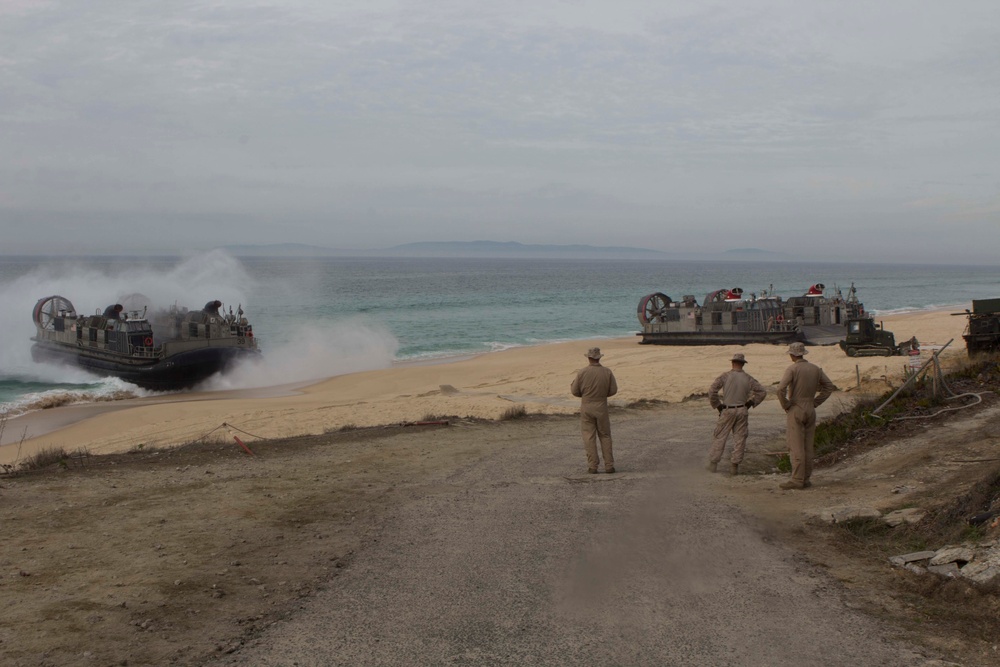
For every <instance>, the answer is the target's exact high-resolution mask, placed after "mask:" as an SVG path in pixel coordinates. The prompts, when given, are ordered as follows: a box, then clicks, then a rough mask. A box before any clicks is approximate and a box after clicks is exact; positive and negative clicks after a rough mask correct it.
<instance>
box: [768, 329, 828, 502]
mask: <svg viewBox="0 0 1000 667" xmlns="http://www.w3.org/2000/svg"><path fill="white" fill-rule="evenodd" d="M788 355H789V356H790V357H791V358H792V365H791V366H789V367H788V368H786V369H785V374H784V375H783V376H782V377H781V382H779V383H778V401H779V402H780V403H781V407H782V408H784V410H785V414H786V437H787V440H788V458H790V459H791V462H792V478H791V479H790V480H789V481H787V482H785V483H784V484H781V485H780V486H781V488H782V489H806V488H809V487H810V486H812V482H810V481H809V478H810V477H812V468H813V438H814V437H815V435H816V408H818V407H819V406H820V405H822V404H823V402H824V401H825V400H826V399H828V398H830V394H832V393H833V390H834V389H836V387H835V386H834V384H833V382H831V381H830V378H828V377H827V376H826V373H824V372H823V369H822V368H820V367H819V366H816V365H814V364H811V363H809V362H808V361H806V360H805V359H803V357H804V356H805V355H806V346H805V345H803V344H802V343H792V344H791V345H790V346H789V347H788Z"/></svg>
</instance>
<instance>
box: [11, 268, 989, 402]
mask: <svg viewBox="0 0 1000 667" xmlns="http://www.w3.org/2000/svg"><path fill="white" fill-rule="evenodd" d="M852 282H853V284H854V285H855V286H856V288H857V291H858V297H859V298H860V300H861V301H862V302H863V303H864V304H865V307H866V309H867V310H869V311H873V312H875V313H883V314H885V313H892V312H900V311H908V310H919V309H925V308H937V307H943V306H961V307H965V306H966V305H967V304H968V303H969V302H970V301H971V300H972V299H974V298H990V297H998V296H1000V267H995V266H918V265H899V264H894V265H880V266H876V265H865V264H832V263H831V264H795V263H773V264H769V263H764V262H683V261H669V262H668V261H654V260H570V259H563V260H550V259H458V258H455V259H428V258H419V259H418V258H412V259H403V258H391V259H383V258H316V259H313V258H309V259H289V258H244V259H236V258H234V257H232V256H229V255H227V254H225V253H223V252H221V251H212V252H210V253H206V254H204V255H198V256H192V257H185V258H169V257H158V258H145V257H143V258H134V257H103V258H38V257H0V307H2V308H3V312H4V313H6V315H7V317H6V322H5V326H4V330H3V334H2V337H0V412H7V414H10V415H14V414H19V413H21V412H24V411H26V410H33V409H39V408H42V407H46V406H51V405H58V404H62V403H68V402H75V401H94V400H116V399H118V398H122V397H128V396H136V395H146V394H147V393H148V392H144V391H143V390H140V389H138V388H136V387H133V386H131V385H128V384H127V383H124V382H121V381H120V380H117V379H114V378H102V377H99V376H95V375H92V374H90V373H88V372H85V371H82V370H77V369H72V368H65V367H59V366H52V365H48V364H36V363H34V362H32V361H31V356H30V347H31V341H30V338H31V336H32V335H33V334H34V325H33V323H32V320H31V312H32V308H33V307H34V305H35V302H36V301H37V300H38V299H40V298H42V297H47V296H51V295H55V294H58V295H61V296H64V297H66V298H68V299H69V300H70V301H72V302H73V304H74V305H75V306H76V310H77V312H79V313H82V314H84V313H92V312H95V311H103V309H104V307H105V306H107V305H109V304H112V303H116V302H121V301H123V300H124V299H125V298H126V297H127V296H128V295H130V294H136V293H138V294H142V295H144V297H145V300H146V301H148V302H150V303H152V304H155V305H158V306H167V305H171V304H177V305H180V306H186V307H188V308H192V309H196V308H200V307H201V306H202V305H204V304H205V303H206V302H207V301H210V300H213V299H219V300H221V301H222V302H223V303H224V304H225V305H224V307H225V308H229V307H232V308H233V309H234V310H235V309H236V308H237V307H238V306H242V308H243V309H244V311H245V312H246V316H247V317H248V318H249V320H250V322H251V323H252V324H253V326H254V331H255V334H256V336H257V339H258V342H259V345H260V347H261V349H262V351H263V353H264V354H263V362H262V363H261V364H259V365H256V366H253V367H245V368H239V369H236V370H235V371H234V372H232V373H229V374H227V375H226V376H225V377H220V378H213V379H212V380H210V381H209V384H208V386H207V387H205V388H207V389H228V388H237V387H260V386H270V385H275V384H282V383H287V382H299V381H308V380H314V379H319V378H325V377H330V376H334V375H340V374H344V373H351V372H356V371H362V370H371V369H376V368H385V367H388V366H390V365H391V364H393V363H394V362H399V361H407V360H420V359H434V358H440V357H450V356H460V355H467V354H477V353H483V352H489V351H494V350H501V349H505V348H509V347H516V346H525V345H538V344H543V343H549V342H558V341H570V340H586V339H593V338H603V337H615V336H629V335H632V334H634V333H635V332H637V331H639V328H640V327H639V322H638V320H637V318H636V309H637V306H638V303H639V300H640V299H641V298H642V297H643V296H644V295H646V294H649V293H651V292H663V293H665V294H667V295H668V296H670V297H671V298H673V299H680V298H681V297H682V296H684V295H685V294H693V295H695V296H696V297H697V298H698V300H699V301H701V300H702V299H703V298H704V296H705V295H706V294H707V293H709V292H711V291H714V290H716V289H720V288H724V287H725V288H732V287H741V288H743V289H744V291H745V292H746V293H747V294H749V293H751V292H756V293H759V292H760V291H761V290H768V291H770V292H773V293H775V294H779V295H782V296H785V297H789V296H797V295H801V294H803V293H805V291H806V290H807V289H808V288H809V286H810V285H812V284H814V283H823V284H825V285H826V286H827V293H828V294H830V293H831V292H832V291H833V290H835V289H836V288H839V289H841V290H842V292H843V293H844V294H845V295H846V293H847V290H848V288H849V287H850V285H851V284H852Z"/></svg>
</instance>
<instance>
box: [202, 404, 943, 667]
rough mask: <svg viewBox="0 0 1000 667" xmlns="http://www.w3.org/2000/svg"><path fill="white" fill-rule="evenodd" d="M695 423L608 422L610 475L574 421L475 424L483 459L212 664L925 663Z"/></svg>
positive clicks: (691, 417) (444, 478)
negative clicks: (863, 609)
mask: <svg viewBox="0 0 1000 667" xmlns="http://www.w3.org/2000/svg"><path fill="white" fill-rule="evenodd" d="M779 420H780V417H779V415H777V414H771V415H770V416H768V415H764V416H761V417H757V416H754V421H755V424H756V428H757V432H758V433H759V432H760V431H761V430H770V431H771V432H772V433H773V432H776V431H777V429H779V428H780V423H779ZM711 423H712V419H711V418H710V417H709V418H707V419H706V416H705V414H704V410H694V409H684V408H683V407H681V406H678V409H676V410H670V411H667V412H663V413H659V414H652V413H650V414H642V413H638V414H635V413H630V414H629V415H628V416H619V417H618V418H617V419H615V420H614V421H613V429H614V434H615V438H616V443H617V444H616V458H617V459H618V462H617V463H618V466H617V467H618V471H619V472H618V473H616V474H613V475H606V474H599V475H587V474H584V470H585V459H584V455H583V450H582V445H581V444H580V442H579V436H578V435H577V434H576V433H575V432H570V433H566V434H565V435H564V436H563V435H559V436H556V437H552V436H551V434H546V433H545V431H546V429H534V430H532V429H520V430H515V431H513V433H511V429H503V428H500V429H496V430H495V431H490V432H487V433H485V435H484V434H482V433H480V435H481V436H482V437H488V438H493V439H495V442H493V443H490V444H491V447H490V451H491V454H490V455H488V456H486V457H484V458H481V459H477V460H475V461H472V462H470V461H464V462H456V465H455V466H454V467H452V468H449V469H442V470H440V471H439V474H434V475H433V479H432V480H429V484H428V486H427V487H426V488H425V492H424V493H422V494H420V495H419V496H416V495H415V496H414V497H413V498H412V499H411V500H410V501H409V502H405V503H403V504H401V505H400V507H399V508H398V509H397V510H395V511H394V512H393V514H392V516H391V517H390V518H389V520H388V521H387V522H386V524H385V525H384V529H383V530H382V531H381V533H380V534H379V535H378V537H377V538H376V539H374V540H373V541H372V542H371V543H370V545H369V546H368V547H366V548H365V549H364V550H363V551H362V552H360V553H358V554H357V557H356V559H355V561H354V563H353V565H352V566H351V567H350V568H348V570H346V571H345V572H344V574H343V576H341V577H339V578H338V579H337V581H336V584H335V586H334V587H332V588H330V589H328V590H325V591H322V592H321V593H319V594H318V595H317V596H316V597H313V598H310V599H309V600H308V601H307V602H306V603H305V604H304V605H303V606H302V608H301V609H300V612H299V613H298V614H296V615H295V616H293V617H292V618H291V619H289V620H287V621H286V622H282V623H278V624H276V625H274V626H272V627H271V628H270V629H269V630H268V631H267V632H265V633H264V634H263V635H261V636H260V637H258V638H256V639H255V640H253V641H251V642H250V643H248V644H247V645H246V646H244V647H243V648H242V649H241V650H240V651H238V652H237V653H235V654H233V655H230V656H226V657H225V658H223V659H222V660H220V663H219V664H229V665H236V664H240V665H248V664H252V665H303V666H304V665H353V666H358V665H657V666H662V665H760V666H765V665H766V666H769V667H779V666H782V665H796V666H798V665H803V664H823V665H826V666H829V667H833V666H836V665H844V666H845V667H846V666H852V667H856V666H858V665H900V666H903V665H906V666H912V665H919V664H921V663H923V662H924V660H923V658H921V657H920V654H919V652H918V651H916V650H913V649H912V648H911V647H908V646H905V645H902V644H901V643H898V642H897V641H896V640H895V639H894V638H893V631H892V629H891V628H887V627H885V626H883V625H881V624H880V623H879V622H877V621H875V620H873V619H872V618H870V617H868V616H865V615H863V614H862V613H860V612H857V611H854V610H852V609H850V608H849V607H848V606H847V605H846V604H845V601H844V599H843V598H842V596H841V595H840V594H839V592H838V587H837V585H836V584H834V583H833V582H831V581H830V580H829V579H828V578H826V577H825V576H824V575H823V574H822V573H821V572H819V571H817V570H815V569H813V568H811V567H810V566H808V565H807V564H805V563H804V562H802V561H800V560H797V559H796V557H795V555H794V554H793V553H792V552H790V551H789V550H787V549H786V548H784V547H783V546H782V545H781V544H777V543H775V542H774V541H772V540H771V539H769V538H768V537H767V535H768V531H767V530H766V528H764V527H763V526H760V525H758V524H757V522H756V521H755V520H753V519H751V518H749V517H748V516H746V515H745V514H744V513H742V512H741V510H740V509H739V508H738V507H735V506H732V505H731V504H727V502H726V501H724V500H721V499H720V498H721V495H722V494H719V493H718V491H719V489H720V488H721V487H722V486H724V485H725V484H727V479H726V477H725V476H723V475H710V474H709V473H707V472H706V471H704V469H703V466H704V462H705V454H704V452H705V451H706V449H705V447H706V445H705V437H706V435H707V434H706V428H710V426H711ZM533 433H537V436H535V435H533ZM753 434H754V424H752V427H751V438H752V439H751V442H753V437H754V435H753ZM449 437H453V436H446V435H443V436H442V442H441V446H447V440H448V438H449ZM721 467H722V466H720V468H721Z"/></svg>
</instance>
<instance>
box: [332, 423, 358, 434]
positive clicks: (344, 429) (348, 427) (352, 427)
mask: <svg viewBox="0 0 1000 667" xmlns="http://www.w3.org/2000/svg"><path fill="white" fill-rule="evenodd" d="M359 428H361V427H360V426H357V425H356V424H342V425H340V426H336V427H332V428H327V429H323V433H324V434H330V433H349V432H351V431H357V430H358V429H359Z"/></svg>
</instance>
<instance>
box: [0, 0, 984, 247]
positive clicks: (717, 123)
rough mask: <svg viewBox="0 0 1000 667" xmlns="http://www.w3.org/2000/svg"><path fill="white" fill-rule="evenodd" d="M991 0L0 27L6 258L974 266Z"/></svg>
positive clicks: (176, 10)
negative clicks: (498, 249)
mask: <svg viewBox="0 0 1000 667" xmlns="http://www.w3.org/2000/svg"><path fill="white" fill-rule="evenodd" d="M998 162H1000V3H997V2H996V0H983V1H978V0H956V1H955V2H949V3H943V2H930V1H929V0H928V1H921V0H881V1H880V2H870V0H866V1H864V2H856V1H855V0H845V1H843V2H836V3H813V2H801V0H789V1H785V0H773V1H771V0H745V1H743V2H738V3H737V2H727V3H712V2H697V3H694V2H675V1H673V0H660V1H658V2H649V0H643V1H640V2H632V1H631V0H614V1H611V0H605V1H597V0H576V1H555V0H548V1H546V0H532V1H530V2H528V1H522V0H507V1H506V2H504V3H486V2H471V1H469V0H464V1H461V0H422V1H421V2H392V1H386V0H363V1H357V2H355V1H354V0H341V1H337V2H330V1H329V0H282V1H255V0H238V1H237V0H215V1H203V2H193V1H186V0H171V1H170V2H135V1H127V0H114V1H110V0H89V1H88V2H79V1H78V0H69V1H50V2H47V1H45V0H3V2H2V3H0V254H63V253H84V254H86V253H97V254H121V253H132V252H135V253H149V252H158V253H173V252H196V251H199V250H204V249H208V248H212V247H216V246H219V245H227V244H274V243H303V244H310V245H317V246H323V247H329V248H336V249H370V248H381V247H390V246H393V245H397V244H403V243H411V242H418V241H474V240H492V241H516V242H520V243H526V244H536V243H537V244H588V245H595V246H631V247H638V248H646V249H652V250H661V251H665V252H672V253H677V252H687V251H690V252H699V253H705V252H716V251H720V252H721V251H724V250H727V249H731V248H761V249H767V250H773V251H777V252H784V253H790V254H791V255H792V256H794V257H800V258H802V259H805V260H823V259H829V260H831V261H851V260H856V261H863V262H868V261H882V260H884V261H893V262H902V261H915V262H934V263H955V262H970V263H989V264H992V263H995V261H996V257H997V256H998V255H1000V170H998Z"/></svg>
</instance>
